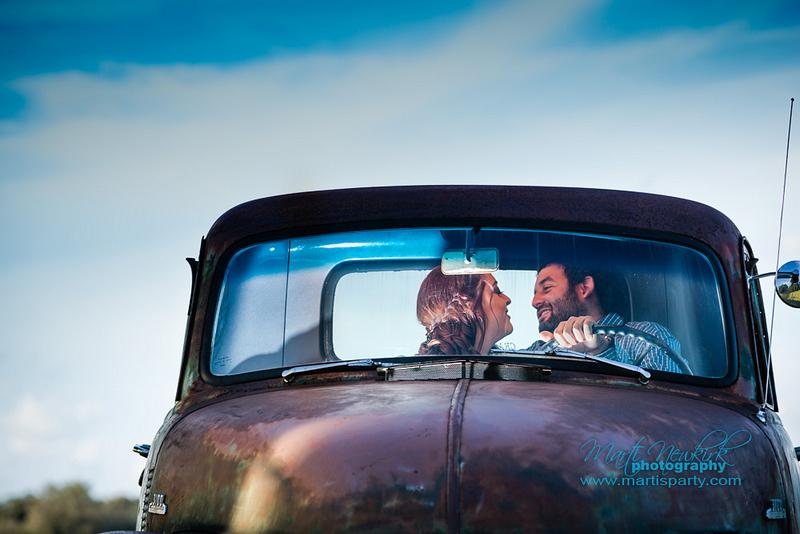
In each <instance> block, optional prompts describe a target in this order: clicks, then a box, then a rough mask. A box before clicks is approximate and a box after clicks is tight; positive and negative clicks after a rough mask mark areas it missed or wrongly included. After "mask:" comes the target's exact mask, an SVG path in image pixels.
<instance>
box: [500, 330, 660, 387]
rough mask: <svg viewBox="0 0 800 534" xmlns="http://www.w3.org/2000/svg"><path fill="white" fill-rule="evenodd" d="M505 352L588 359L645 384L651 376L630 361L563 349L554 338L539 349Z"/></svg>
mask: <svg viewBox="0 0 800 534" xmlns="http://www.w3.org/2000/svg"><path fill="white" fill-rule="evenodd" d="M507 354H525V355H529V356H569V357H572V358H577V359H580V360H589V361H593V362H600V363H605V364H607V365H610V366H612V367H617V368H619V369H625V370H626V371H630V372H632V373H635V374H636V375H638V376H639V382H641V383H642V384H647V383H648V382H649V381H650V377H651V376H652V375H651V374H650V372H649V371H648V370H646V369H643V368H641V367H639V366H638V365H634V364H632V363H624V362H618V361H616V360H610V359H608V358H603V357H602V356H595V355H593V354H586V353H584V352H578V351H574V350H569V349H565V348H563V347H560V346H559V345H558V343H556V342H555V340H551V341H549V342H547V343H546V344H545V345H544V347H543V348H541V349H539V350H515V351H513V352H508V353H507Z"/></svg>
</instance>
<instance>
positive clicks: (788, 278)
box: [775, 261, 800, 308]
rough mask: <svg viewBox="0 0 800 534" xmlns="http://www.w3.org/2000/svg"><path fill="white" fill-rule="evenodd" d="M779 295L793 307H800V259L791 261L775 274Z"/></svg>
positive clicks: (776, 288) (776, 289)
mask: <svg viewBox="0 0 800 534" xmlns="http://www.w3.org/2000/svg"><path fill="white" fill-rule="evenodd" d="M775 291H776V292H777V293H778V297H779V298H780V299H781V300H782V301H783V302H785V303H786V304H788V305H789V306H791V307H793V308H800V261H790V262H788V263H784V264H783V266H782V267H781V268H780V269H779V270H778V272H777V273H776V274H775Z"/></svg>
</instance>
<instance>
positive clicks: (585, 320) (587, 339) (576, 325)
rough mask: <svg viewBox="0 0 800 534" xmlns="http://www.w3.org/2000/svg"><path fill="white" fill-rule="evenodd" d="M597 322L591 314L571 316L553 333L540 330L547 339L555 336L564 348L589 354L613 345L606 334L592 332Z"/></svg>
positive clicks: (543, 337)
mask: <svg viewBox="0 0 800 534" xmlns="http://www.w3.org/2000/svg"><path fill="white" fill-rule="evenodd" d="M595 323H596V321H595V320H594V319H592V317H591V316H590V315H583V316H581V317H570V318H569V319H567V320H566V321H563V322H561V323H560V324H559V325H558V326H557V327H556V329H555V330H554V331H553V332H552V333H550V332H540V334H541V337H542V339H544V340H545V341H549V340H550V339H552V338H553V337H555V339H556V341H557V342H558V344H559V345H561V346H562V347H564V348H567V349H570V350H575V351H578V352H585V353H587V354H599V353H601V352H603V351H604V350H606V349H607V348H608V347H609V346H610V345H611V341H609V339H608V338H607V337H606V336H598V335H597V334H593V333H592V326H594V325H595Z"/></svg>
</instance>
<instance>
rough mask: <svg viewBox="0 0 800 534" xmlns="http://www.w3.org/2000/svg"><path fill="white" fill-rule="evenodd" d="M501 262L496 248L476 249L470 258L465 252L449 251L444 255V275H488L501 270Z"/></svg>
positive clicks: (471, 252) (459, 250) (472, 251)
mask: <svg viewBox="0 0 800 534" xmlns="http://www.w3.org/2000/svg"><path fill="white" fill-rule="evenodd" d="M499 267H500V260H499V255H498V253H497V249H496V248H474V249H472V250H470V255H469V257H468V256H467V252H466V251H465V250H461V249H458V250H447V251H445V253H444V254H443V255H442V273H443V274H446V275H454V274H486V273H492V272H494V271H496V270H497V269H499Z"/></svg>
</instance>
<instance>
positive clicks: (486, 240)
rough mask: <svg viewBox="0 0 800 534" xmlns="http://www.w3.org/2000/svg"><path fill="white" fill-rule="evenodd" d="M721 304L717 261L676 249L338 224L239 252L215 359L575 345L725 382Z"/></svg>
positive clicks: (587, 238)
mask: <svg viewBox="0 0 800 534" xmlns="http://www.w3.org/2000/svg"><path fill="white" fill-rule="evenodd" d="M443 258H444V259H443ZM722 310H723V308H722V300H721V295H720V290H719V286H718V283H717V280H716V276H715V274H714V269H713V268H712V266H711V263H710V262H709V261H708V259H707V258H706V257H705V256H704V255H703V254H701V253H699V252H698V251H696V250H693V249H690V248H687V247H683V246H679V245H674V244H667V243H660V242H653V241H645V240H641V239H630V238H611V237H605V236H592V235H585V234H574V233H564V232H545V231H534V230H517V229H487V228H483V229H480V230H477V229H471V228H424V229H394V230H369V231H359V232H348V233H338V234H326V235H320V236H311V237H301V238H292V239H286V240H281V241H273V242H268V243H262V244H257V245H253V246H250V247H248V248H245V249H243V250H240V251H239V252H237V253H236V254H235V255H234V256H233V257H232V258H231V260H230V262H229V264H228V268H227V271H226V274H225V277H224V280H223V283H222V287H221V290H220V294H219V297H218V301H217V312H216V318H215V322H214V330H213V335H212V347H211V362H210V369H211V372H212V373H213V374H215V375H235V374H241V373H247V372H252V371H259V370H266V369H277V368H284V367H290V366H295V365H305V364H311V363H320V362H328V361H337V360H353V359H361V358H374V359H381V360H384V359H390V358H396V357H408V356H415V355H430V356H435V355H454V354H478V355H487V354H489V355H491V354H496V353H503V355H504V356H509V355H510V356H512V357H518V358H521V359H522V358H531V357H534V356H535V354H531V353H532V352H541V351H547V350H551V349H553V348H567V349H570V350H573V351H578V352H583V353H586V354H592V355H597V356H601V357H603V358H607V359H610V360H615V361H619V362H623V363H628V364H633V365H638V366H641V367H644V368H646V369H651V370H656V371H665V372H671V373H681V374H691V375H694V376H702V377H711V378H715V377H722V376H724V375H725V374H726V372H727V362H728V358H727V351H726V344H725V339H726V337H725V331H724V321H723V313H722Z"/></svg>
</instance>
